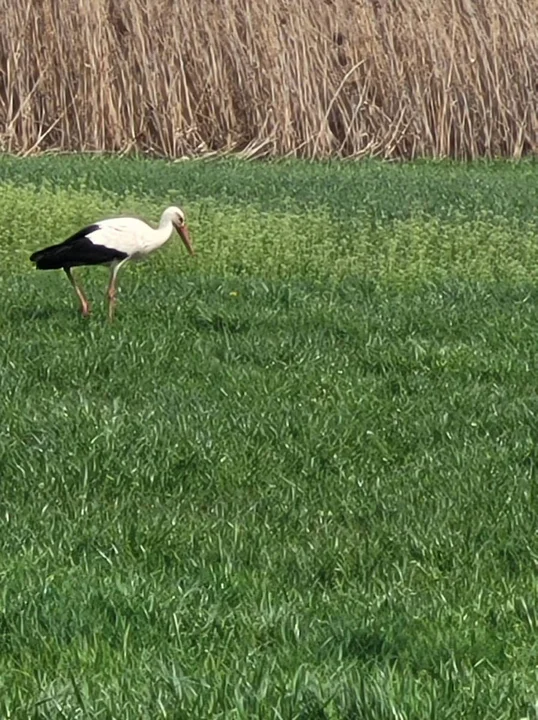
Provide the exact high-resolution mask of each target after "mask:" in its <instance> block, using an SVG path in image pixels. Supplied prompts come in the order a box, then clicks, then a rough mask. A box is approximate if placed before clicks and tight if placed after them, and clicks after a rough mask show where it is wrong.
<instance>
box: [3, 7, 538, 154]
mask: <svg viewBox="0 0 538 720" xmlns="http://www.w3.org/2000/svg"><path fill="white" fill-rule="evenodd" d="M537 147H538V0H257V1H249V0H182V1H181V2H179V1H178V0H0V149H4V150H7V151H11V152H23V153H30V152H32V151H37V150H45V149H52V148H54V149H59V150H85V151H95V150H109V151H125V152H128V151H130V150H134V149H138V150H142V151H150V152H155V153H159V154H165V155H168V156H173V157H177V156H181V155H189V154H194V153H199V152H207V151H221V150H242V151H244V152H245V153H247V154H252V155H254V154H259V155H261V154H300V155H304V156H309V157H313V156H328V155H334V154H336V155H346V156H360V155H367V154H368V155H380V156H383V157H395V158H396V157H406V158H409V157H416V156H437V157H438V156H451V157H459V158H470V157H477V156H496V155H504V156H516V157H518V156H521V155H522V154H526V153H530V152H535V151H536V149H537Z"/></svg>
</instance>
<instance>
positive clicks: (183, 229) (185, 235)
mask: <svg viewBox="0 0 538 720" xmlns="http://www.w3.org/2000/svg"><path fill="white" fill-rule="evenodd" d="M176 230H177V231H178V233H179V236H180V237H181V239H182V240H183V244H184V245H185V247H186V248H187V251H188V253H189V255H194V248H193V246H192V242H191V236H190V235H189V228H188V227H187V226H186V225H185V224H183V225H179V224H178V225H176Z"/></svg>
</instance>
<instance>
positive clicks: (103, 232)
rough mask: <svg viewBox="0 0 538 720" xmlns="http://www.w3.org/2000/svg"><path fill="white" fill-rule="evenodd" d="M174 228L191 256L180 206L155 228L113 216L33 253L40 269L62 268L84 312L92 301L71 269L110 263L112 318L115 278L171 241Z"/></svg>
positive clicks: (109, 288) (85, 312)
mask: <svg viewBox="0 0 538 720" xmlns="http://www.w3.org/2000/svg"><path fill="white" fill-rule="evenodd" d="M174 228H175V229H176V230H177V232H178V233H179V235H180V237H181V239H182V240H183V243H184V244H185V247H186V248H187V250H188V252H189V254H190V255H194V249H193V247H192V243H191V239H190V236H189V230H188V228H187V225H186V224H185V215H184V213H183V211H182V210H180V209H179V208H177V207H169V208H167V209H166V210H165V211H164V212H163V214H162V215H161V221H160V223H159V227H158V228H157V229H154V228H152V227H150V226H149V225H147V224H146V223H145V222H144V221H143V220H138V218H111V219H109V220H101V221H100V222H97V223H94V224H93V225H88V226H87V227H85V228H83V229H82V230H79V231H78V232H76V233H75V234H74V235H72V236H71V237H70V238H68V239H67V240H65V241H64V242H62V243H59V244H58V245H51V246H49V247H46V248H44V249H43V250H37V251H36V252H35V253H33V254H32V255H31V256H30V260H31V261H32V262H33V263H35V265H36V267H37V268H38V269H39V270H59V269H60V268H63V270H64V271H65V272H66V274H67V277H68V278H69V281H70V283H71V284H72V285H73V287H74V289H75V292H76V294H77V296H78V299H79V300H80V309H81V312H82V315H83V316H84V317H87V316H88V315H89V314H90V304H89V302H88V300H87V298H86V297H85V295H84V293H83V291H82V288H81V287H80V285H77V282H76V281H75V278H74V277H73V274H72V268H74V267H77V266H80V265H108V266H109V267H110V282H109V285H108V316H109V318H110V320H112V318H113V315H114V305H115V302H116V277H117V275H118V271H119V269H120V268H121V267H122V265H124V264H125V263H126V262H127V261H128V260H142V259H143V258H145V257H146V256H147V255H149V254H150V253H152V252H153V251H154V250H157V249H158V248H160V247H161V246H162V245H164V243H165V242H167V240H169V238H170V236H171V234H172V232H173V230H174Z"/></svg>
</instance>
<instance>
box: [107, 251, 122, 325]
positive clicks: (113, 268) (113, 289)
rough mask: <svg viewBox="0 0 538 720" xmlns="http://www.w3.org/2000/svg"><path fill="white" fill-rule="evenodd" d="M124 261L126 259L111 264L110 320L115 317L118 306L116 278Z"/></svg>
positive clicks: (109, 289)
mask: <svg viewBox="0 0 538 720" xmlns="http://www.w3.org/2000/svg"><path fill="white" fill-rule="evenodd" d="M124 262H125V260H123V261H121V262H118V263H113V264H112V265H111V266H110V282H109V284H108V319H109V320H110V322H112V320H113V318H114V307H115V306H116V278H117V275H118V272H119V269H120V267H121V266H122V265H123V263H124Z"/></svg>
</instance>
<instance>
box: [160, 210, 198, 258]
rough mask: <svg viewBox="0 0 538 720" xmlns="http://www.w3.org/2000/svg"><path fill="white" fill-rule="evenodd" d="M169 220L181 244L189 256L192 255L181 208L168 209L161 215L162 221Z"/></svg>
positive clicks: (192, 249) (187, 229)
mask: <svg viewBox="0 0 538 720" xmlns="http://www.w3.org/2000/svg"><path fill="white" fill-rule="evenodd" d="M164 218H166V220H169V221H170V222H171V223H172V225H173V226H174V227H175V229H176V230H177V232H178V233H179V236H180V238H181V239H182V240H183V244H184V245H185V247H186V248H187V251H188V253H189V255H194V248H193V246H192V242H191V238H190V235H189V228H188V227H187V224H186V222H185V213H184V212H183V210H181V208H178V207H169V208H166V210H165V211H164V213H163V219H164Z"/></svg>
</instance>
